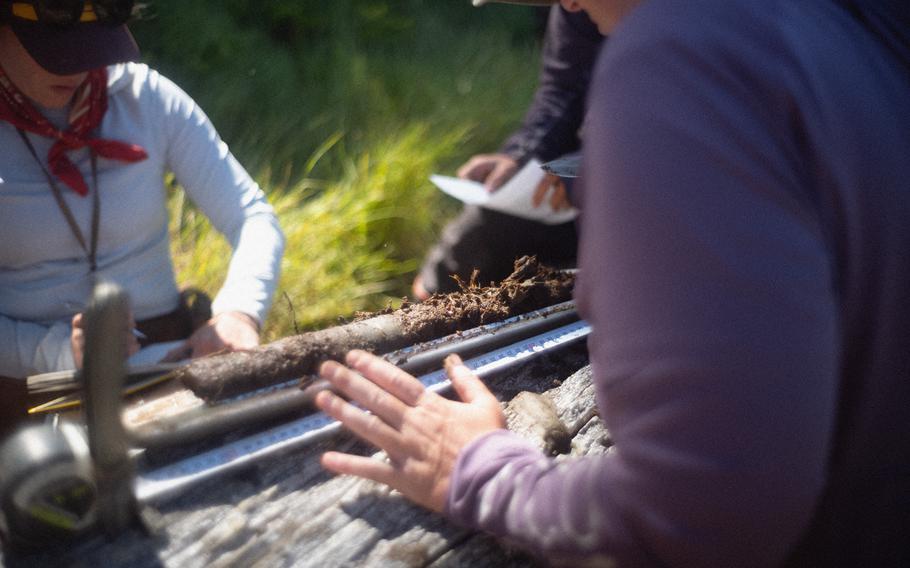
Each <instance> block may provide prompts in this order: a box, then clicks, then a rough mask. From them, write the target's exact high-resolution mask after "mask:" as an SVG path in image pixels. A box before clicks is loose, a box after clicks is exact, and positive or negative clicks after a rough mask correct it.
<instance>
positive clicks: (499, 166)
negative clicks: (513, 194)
mask: <svg viewBox="0 0 910 568" xmlns="http://www.w3.org/2000/svg"><path fill="white" fill-rule="evenodd" d="M517 169H518V164H516V163H515V161H514V160H512V159H508V160H500V161H498V162H497V163H496V167H494V168H493V171H492V172H490V175H488V176H487V179H486V181H485V182H484V184H483V185H484V186H485V187H486V188H487V191H495V190H497V189H499V188H500V187H502V185H503V184H504V183H506V182H507V181H509V179H510V178H511V177H512V176H513V175H514V174H515V170H517Z"/></svg>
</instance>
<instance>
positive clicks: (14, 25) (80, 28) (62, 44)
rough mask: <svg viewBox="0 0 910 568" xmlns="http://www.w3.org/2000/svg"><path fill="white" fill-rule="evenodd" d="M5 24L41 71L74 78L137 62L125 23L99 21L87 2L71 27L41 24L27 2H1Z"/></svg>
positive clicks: (135, 51)
mask: <svg viewBox="0 0 910 568" xmlns="http://www.w3.org/2000/svg"><path fill="white" fill-rule="evenodd" d="M3 4H5V5H6V6H4V7H5V8H8V9H7V14H6V23H8V24H9V26H10V28H11V29H12V30H13V33H15V34H16V37H17V38H19V41H20V42H21V43H22V45H23V46H24V47H25V49H26V51H28V53H29V55H31V56H32V58H34V60H35V61H36V62H37V63H38V64H39V65H40V66H41V67H43V68H44V69H45V70H47V71H49V72H51V73H53V74H55V75H74V74H76V73H81V72H83V71H89V70H92V69H97V68H100V67H106V66H108V65H111V64H114V63H121V62H124V61H137V60H138V59H139V46H138V45H136V40H135V39H133V35H132V34H131V33H130V31H129V29H127V27H126V24H124V23H119V24H113V23H108V22H105V21H102V20H100V19H99V18H98V17H97V16H96V14H95V12H94V10H93V7H92V3H91V2H85V4H84V6H83V11H82V14H81V15H80V16H79V18H78V21H76V22H75V23H73V24H71V25H65V26H61V25H57V24H55V23H50V22H45V21H42V19H41V18H40V17H39V12H38V11H37V10H36V9H35V5H34V4H33V3H31V2H3Z"/></svg>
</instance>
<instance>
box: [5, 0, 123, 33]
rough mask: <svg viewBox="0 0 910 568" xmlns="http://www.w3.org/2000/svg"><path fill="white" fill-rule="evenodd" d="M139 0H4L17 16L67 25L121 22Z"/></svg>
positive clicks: (10, 10)
mask: <svg viewBox="0 0 910 568" xmlns="http://www.w3.org/2000/svg"><path fill="white" fill-rule="evenodd" d="M135 3H136V2H135V0H34V1H32V2H4V4H7V5H8V6H9V10H8V13H9V14H10V15H11V16H12V17H14V18H20V19H23V20H29V21H33V22H41V23H42V24H50V25H54V26H60V27H67V26H72V25H75V24H78V23H85V22H101V23H103V24H110V25H120V24H124V23H126V21H127V20H129V18H130V16H131V15H132V14H133V8H134V5H135Z"/></svg>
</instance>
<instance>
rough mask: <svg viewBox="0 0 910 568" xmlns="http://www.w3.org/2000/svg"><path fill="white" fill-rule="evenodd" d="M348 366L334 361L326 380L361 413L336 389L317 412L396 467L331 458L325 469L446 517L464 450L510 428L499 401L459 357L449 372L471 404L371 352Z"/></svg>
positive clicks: (324, 371) (355, 355)
mask: <svg viewBox="0 0 910 568" xmlns="http://www.w3.org/2000/svg"><path fill="white" fill-rule="evenodd" d="M345 362H346V363H347V367H345V366H344V365H341V364H340V363H336V362H334V361H328V362H326V363H324V364H323V365H322V367H321V368H320V369H319V374H320V376H321V377H322V378H324V379H326V380H328V381H329V382H330V383H331V384H332V386H333V388H334V389H335V390H337V391H338V392H339V393H341V394H343V395H344V396H345V397H347V398H349V399H350V400H351V401H353V402H355V403H357V404H358V405H359V406H360V407H361V408H358V407H355V406H354V405H352V404H350V403H348V402H346V401H345V400H344V399H342V398H341V397H339V396H337V395H335V394H333V393H332V392H329V391H323V392H321V393H319V395H318V396H317V397H316V406H318V407H319V409H320V410H322V411H323V412H325V413H326V414H328V415H329V416H331V417H333V418H335V419H336V420H339V421H340V422H341V423H342V424H344V426H345V427H347V428H348V429H350V430H351V431H352V432H354V434H356V435H357V436H359V437H360V438H362V439H364V440H366V441H367V442H369V443H371V444H373V445H375V446H377V447H379V448H380V449H382V450H384V451H385V452H386V454H388V456H389V462H388V463H387V462H384V461H377V460H375V459H371V458H368V457H362V456H355V455H351V454H342V453H338V452H327V453H326V454H324V455H323V456H322V465H323V466H324V467H325V468H326V469H328V470H330V471H333V472H335V473H345V474H351V475H357V476H360V477H365V478H367V479H372V480H373V481H378V482H380V483H385V484H386V485H389V486H391V487H392V488H394V489H397V490H398V491H400V492H401V493H402V494H404V496H405V497H407V498H408V499H410V500H412V501H414V502H416V503H418V504H419V505H423V506H424V507H427V508H429V509H431V510H433V511H438V512H441V511H442V510H443V508H444V507H445V502H446V494H447V492H448V489H449V479H450V478H451V475H452V469H453V468H454V467H455V462H456V460H457V458H458V454H459V452H460V451H461V450H462V448H464V447H465V446H467V445H468V444H469V443H470V442H471V441H473V440H475V439H476V438H478V437H480V436H481V435H483V434H485V433H487V432H491V431H493V430H498V429H500V428H504V427H505V417H504V416H503V413H502V408H501V407H500V406H499V402H498V401H497V400H496V397H495V396H493V394H492V393H491V392H490V391H489V390H488V389H487V388H486V386H485V385H484V384H483V382H481V380H480V379H479V378H478V377H477V376H476V375H474V373H472V372H471V370H470V369H468V368H467V367H466V366H465V365H464V363H462V362H461V359H460V358H459V357H458V356H457V355H450V356H449V357H448V358H446V362H445V368H446V374H448V376H449V379H450V380H451V381H452V386H453V387H454V389H455V392H456V393H457V394H458V396H459V397H460V398H461V400H462V401H463V402H458V401H454V400H449V399H446V398H444V397H442V396H440V395H438V394H436V393H433V392H430V391H427V390H426V389H425V388H424V386H423V384H422V383H421V382H420V381H418V380H417V379H416V378H414V377H412V376H411V375H409V374H408V373H406V372H404V371H402V370H401V369H399V368H398V367H396V366H394V365H392V364H391V363H388V362H386V361H385V360H383V359H380V358H379V357H376V356H375V355H371V354H370V353H367V352H365V351H351V352H350V353H348V355H347V357H346V358H345ZM365 410H368V411H369V412H365Z"/></svg>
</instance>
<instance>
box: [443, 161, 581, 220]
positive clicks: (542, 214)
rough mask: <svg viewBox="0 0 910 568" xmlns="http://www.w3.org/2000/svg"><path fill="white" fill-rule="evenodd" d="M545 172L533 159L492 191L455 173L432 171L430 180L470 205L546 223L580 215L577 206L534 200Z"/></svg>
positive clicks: (570, 218)
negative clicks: (556, 205)
mask: <svg viewBox="0 0 910 568" xmlns="http://www.w3.org/2000/svg"><path fill="white" fill-rule="evenodd" d="M543 176H544V171H543V170H542V169H540V162H538V161H537V160H531V161H529V162H528V163H527V164H525V167H523V168H522V169H521V170H519V171H518V173H516V174H515V175H514V176H512V178H511V179H510V180H509V181H507V182H506V183H505V184H504V185H503V186H502V187H500V188H499V189H497V190H496V191H494V192H492V193H491V192H489V191H487V190H486V188H485V187H484V186H483V184H482V183H479V182H476V181H471V180H466V179H460V178H456V177H449V176H441V175H432V176H430V181H432V182H433V184H434V185H435V186H436V187H438V188H439V189H441V190H442V191H443V192H445V193H447V194H448V195H451V196H452V197H454V198H456V199H459V200H461V201H463V202H464V203H468V204H470V205H479V206H481V207H485V208H487V209H493V210H494V211H500V212H502V213H508V214H509V215H515V216H516V217H522V218H524V219H531V220H533V221H539V222H541V223H545V224H547V225H556V224H558V223H565V222H567V221H571V220H572V219H574V218H575V217H576V216H577V215H578V210H577V209H575V208H574V207H573V208H570V209H563V210H560V211H556V210H554V209H553V208H552V207H550V203H549V202H548V201H544V203H541V204H540V206H539V207H534V206H533V205H532V204H531V197H533V195H534V189H535V188H537V184H538V183H540V180H541V179H542V178H543Z"/></svg>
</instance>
